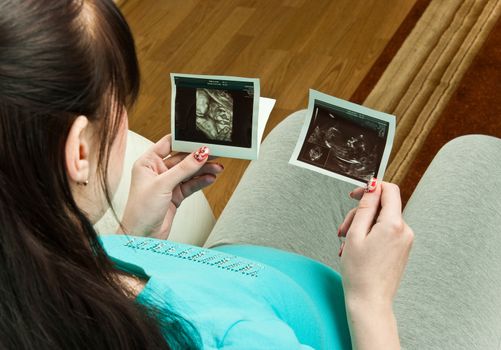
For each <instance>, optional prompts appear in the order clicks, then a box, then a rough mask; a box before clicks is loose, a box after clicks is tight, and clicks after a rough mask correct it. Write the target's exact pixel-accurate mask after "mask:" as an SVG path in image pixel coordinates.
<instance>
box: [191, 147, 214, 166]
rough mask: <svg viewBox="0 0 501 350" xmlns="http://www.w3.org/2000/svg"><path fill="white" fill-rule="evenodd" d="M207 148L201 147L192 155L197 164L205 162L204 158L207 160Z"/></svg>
mask: <svg viewBox="0 0 501 350" xmlns="http://www.w3.org/2000/svg"><path fill="white" fill-rule="evenodd" d="M209 151H210V150H209V147H207V146H202V147H200V148H199V149H198V151H196V152H195V153H194V154H193V157H194V158H195V159H196V160H197V161H199V162H202V161H204V160H205V158H207V157H208V156H209Z"/></svg>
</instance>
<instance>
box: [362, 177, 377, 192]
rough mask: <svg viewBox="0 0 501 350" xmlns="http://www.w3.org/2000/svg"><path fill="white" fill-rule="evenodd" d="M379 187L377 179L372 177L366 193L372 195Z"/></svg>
mask: <svg viewBox="0 0 501 350" xmlns="http://www.w3.org/2000/svg"><path fill="white" fill-rule="evenodd" d="M376 187H377V179H376V178H375V177H371V179H370V180H369V182H368V183H367V186H366V187H365V192H369V193H372V192H374V191H375V190H376Z"/></svg>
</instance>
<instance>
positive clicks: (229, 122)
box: [196, 89, 233, 141]
mask: <svg viewBox="0 0 501 350" xmlns="http://www.w3.org/2000/svg"><path fill="white" fill-rule="evenodd" d="M196 100H197V102H196V103H197V111H196V116H197V117H196V127H197V130H199V131H201V132H202V133H204V134H205V136H207V138H209V139H210V140H219V141H231V133H232V129H233V97H231V94H230V93H228V92H227V91H224V90H215V89H197V92H196Z"/></svg>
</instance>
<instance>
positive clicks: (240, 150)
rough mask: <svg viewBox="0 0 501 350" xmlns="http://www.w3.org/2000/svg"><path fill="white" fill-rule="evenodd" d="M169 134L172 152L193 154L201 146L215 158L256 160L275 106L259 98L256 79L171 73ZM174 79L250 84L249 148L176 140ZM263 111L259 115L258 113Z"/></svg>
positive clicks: (258, 86) (270, 101) (271, 102)
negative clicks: (250, 129)
mask: <svg viewBox="0 0 501 350" xmlns="http://www.w3.org/2000/svg"><path fill="white" fill-rule="evenodd" d="M170 76H171V87H172V97H171V133H172V150H174V151H177V152H193V151H195V150H197V149H198V148H199V147H201V146H208V147H209V148H210V155H211V156H216V157H228V158H240V159H251V160H252V159H257V157H258V154H259V146H260V144H261V139H262V136H263V135H262V132H263V131H264V126H265V125H266V122H267V121H268V118H269V116H270V113H271V110H272V109H273V106H274V104H275V100H273V99H265V98H260V83H259V79H257V78H241V77H233V76H222V75H199V74H180V73H171V75H170ZM175 77H183V78H196V79H204V80H226V81H242V82H250V83H252V84H253V85H254V102H253V109H252V136H251V147H250V148H246V147H236V146H229V145H218V144H211V143H200V142H192V141H181V140H177V139H176V130H175V125H176V115H175V113H176V102H175V101H176V84H175V80H174V78H175ZM261 110H262V111H263V113H261V112H260V111H261Z"/></svg>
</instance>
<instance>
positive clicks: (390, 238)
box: [339, 182, 414, 349]
mask: <svg viewBox="0 0 501 350" xmlns="http://www.w3.org/2000/svg"><path fill="white" fill-rule="evenodd" d="M350 196H351V197H352V198H354V199H359V200H360V202H359V205H358V207H357V208H355V209H353V210H352V211H350V212H349V213H348V215H347V216H346V218H345V220H344V221H343V223H342V224H341V226H340V228H339V235H340V236H345V237H346V240H345V243H344V246H342V250H341V253H342V255H341V273H342V276H343V287H344V292H345V301H346V306H347V311H348V317H349V319H350V328H351V329H352V333H355V334H352V337H353V336H354V335H355V337H354V339H353V340H354V343H355V344H357V346H356V348H359V349H363V348H371V349H378V348H380V347H379V346H377V345H378V344H380V345H381V348H385V349H391V348H398V347H399V345H398V332H397V330H396V321H395V319H394V315H393V308H392V303H393V299H394V297H395V294H396V292H397V289H398V286H399V284H400V281H401V279H402V276H403V272H404V270H405V266H406V264H407V260H408V257H409V252H410V249H411V246H412V242H413V239H414V233H413V232H412V230H411V228H410V227H409V226H408V225H407V224H406V223H405V221H404V220H403V218H402V203H401V199H400V191H399V188H398V186H396V185H394V184H391V183H386V182H383V183H380V184H378V185H377V186H376V189H375V191H374V192H365V191H364V189H363V188H357V189H356V190H354V191H353V192H352V193H351V194H350ZM378 325H379V326H378ZM392 345H394V346H392Z"/></svg>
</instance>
